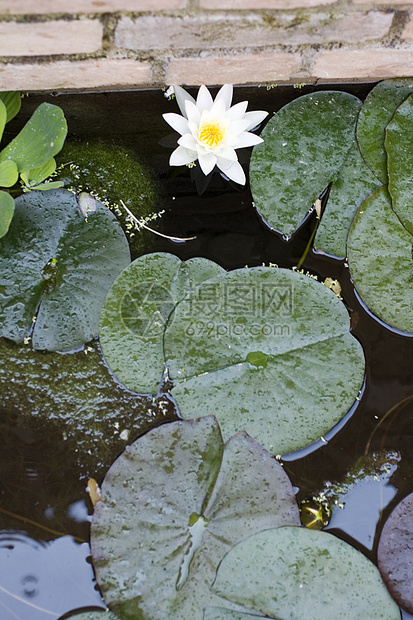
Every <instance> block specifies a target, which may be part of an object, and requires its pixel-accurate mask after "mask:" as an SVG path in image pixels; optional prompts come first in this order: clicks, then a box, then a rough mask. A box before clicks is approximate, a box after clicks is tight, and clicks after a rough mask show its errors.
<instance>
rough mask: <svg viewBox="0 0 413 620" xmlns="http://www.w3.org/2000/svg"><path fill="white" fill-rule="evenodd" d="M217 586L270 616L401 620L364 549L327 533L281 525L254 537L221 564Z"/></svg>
mask: <svg viewBox="0 0 413 620" xmlns="http://www.w3.org/2000/svg"><path fill="white" fill-rule="evenodd" d="M213 589H214V591H215V592H216V593H217V594H218V595H219V596H222V597H224V598H225V599H227V600H230V601H232V602H234V603H237V604H239V605H248V606H249V607H250V608H251V609H253V610H254V611H257V612H259V613H262V614H264V615H265V616H266V617H270V618H294V620H307V618H308V617H309V610H311V616H310V617H311V618H317V619H318V620H331V618H335V619H337V620H338V619H342V620H348V619H349V618H352V620H366V618H374V619H375V620H379V619H381V620H399V619H400V612H399V608H398V607H397V605H396V604H395V603H394V602H393V601H392V599H391V598H390V596H389V594H388V592H387V591H386V588H385V587H384V584H383V582H382V580H381V578H380V574H379V571H378V570H377V568H376V567H375V566H374V564H373V563H372V562H370V560H368V559H367V558H366V557H365V556H364V555H363V554H362V553H360V552H359V551H356V549H354V548H353V547H351V546H350V545H349V544H347V543H346V542H344V541H343V540H340V539H338V538H336V537H335V536H332V535H331V534H327V533H325V532H320V531H315V530H309V529H307V528H301V527H281V528H278V529H272V530H267V531H266V532H260V533H258V534H255V535H253V536H250V537H249V538H247V539H246V540H244V541H243V542H241V543H240V544H238V545H237V546H236V547H235V548H234V549H232V550H231V551H230V552H229V553H228V554H227V555H226V556H225V558H224V559H223V561H222V562H221V564H220V565H219V568H218V572H217V578H216V580H215V583H214V586H213Z"/></svg>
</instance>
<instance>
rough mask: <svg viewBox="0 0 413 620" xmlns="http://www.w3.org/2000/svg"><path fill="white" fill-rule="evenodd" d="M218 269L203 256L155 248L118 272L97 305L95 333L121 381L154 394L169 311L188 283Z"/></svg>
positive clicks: (159, 372)
mask: <svg viewBox="0 0 413 620" xmlns="http://www.w3.org/2000/svg"><path fill="white" fill-rule="evenodd" d="M223 271H224V270H223V269H222V267H219V265H217V264H216V263H214V262H212V261H208V260H206V259H204V258H193V259H190V260H188V261H186V262H182V261H180V260H179V259H178V258H177V257H176V256H174V255H172V254H166V253H162V252H158V253H154V254H147V255H145V256H142V257H140V258H138V259H136V260H135V261H134V262H133V263H131V264H130V265H129V267H128V268H127V269H125V270H124V271H123V272H122V273H121V275H120V276H119V277H118V278H117V280H116V281H115V282H114V284H113V286H112V288H111V289H110V291H109V293H108V296H107V298H106V301H105V304H104V307H103V309H102V313H101V318H100V327H99V334H100V341H101V344H102V349H103V353H104V355H105V359H106V361H107V363H108V364H109V366H110V367H111V369H112V371H113V372H114V373H115V375H116V376H117V377H118V379H119V380H120V381H122V383H124V385H126V386H128V387H129V388H130V389H131V390H134V391H135V392H149V393H153V394H156V392H157V391H158V388H159V385H160V382H161V379H162V373H163V369H164V364H165V358H164V351H163V335H164V330H165V326H166V324H167V322H168V320H169V317H170V315H171V313H172V312H173V310H174V309H175V306H176V304H177V303H178V302H179V301H180V300H181V299H183V298H184V297H185V295H186V294H187V292H188V291H190V290H191V289H192V288H193V287H194V286H196V285H197V284H198V283H199V282H203V281H204V280H206V279H208V278H210V277H212V276H215V275H217V274H219V273H222V272H223Z"/></svg>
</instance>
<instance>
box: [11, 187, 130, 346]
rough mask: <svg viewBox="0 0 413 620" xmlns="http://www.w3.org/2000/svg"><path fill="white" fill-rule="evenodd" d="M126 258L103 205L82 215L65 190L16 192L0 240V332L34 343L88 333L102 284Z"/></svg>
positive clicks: (67, 340) (93, 327)
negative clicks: (13, 204)
mask: <svg viewBox="0 0 413 620" xmlns="http://www.w3.org/2000/svg"><path fill="white" fill-rule="evenodd" d="M129 262H130V254H129V247H128V243H127V240H126V237H125V235H124V233H123V232H122V230H121V228H120V226H119V225H118V223H117V222H116V220H115V217H114V216H113V214H112V213H111V212H110V211H109V210H108V209H107V208H106V207H104V206H103V205H100V204H98V205H97V208H96V211H95V212H94V213H91V214H90V215H89V217H88V218H87V219H86V220H85V218H84V217H83V216H82V215H81V213H80V210H79V208H78V205H77V200H76V196H74V195H73V194H71V193H70V192H67V191H64V190H50V191H49V192H31V193H29V194H24V195H23V196H20V197H19V198H17V199H16V209H15V213H14V218H13V220H12V223H11V225H10V229H9V232H8V234H7V235H6V236H5V237H3V238H2V239H1V241H0V274H1V276H0V293H1V296H0V312H1V314H0V335H2V336H4V337H6V338H10V339H11V340H13V341H14V342H16V343H22V342H23V341H24V339H25V338H27V337H28V336H29V335H31V337H32V342H33V347H34V348H35V349H47V350H67V349H72V348H74V347H77V346H79V345H81V344H83V343H85V342H87V341H89V340H90V339H91V338H93V337H95V336H96V335H97V333H98V323H99V313H100V310H101V307H102V305H103V301H104V298H105V295H106V292H107V291H108V289H109V288H110V286H111V284H112V282H113V281H114V279H115V278H116V276H117V275H118V274H119V273H120V271H121V270H122V269H123V268H124V267H126V265H128V263H129ZM36 315H37V316H36ZM35 316H36V319H35V324H34V326H33V329H32V322H33V319H34V317H35ZM31 331H32V334H31Z"/></svg>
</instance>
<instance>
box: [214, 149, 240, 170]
mask: <svg viewBox="0 0 413 620" xmlns="http://www.w3.org/2000/svg"><path fill="white" fill-rule="evenodd" d="M216 156H217V159H218V161H219V160H220V159H225V160H227V161H228V166H230V165H231V162H233V161H237V160H238V157H237V154H236V152H235V150H234V149H233V148H231V147H222V148H220V149H219V150H217V151H216ZM223 165H225V164H223Z"/></svg>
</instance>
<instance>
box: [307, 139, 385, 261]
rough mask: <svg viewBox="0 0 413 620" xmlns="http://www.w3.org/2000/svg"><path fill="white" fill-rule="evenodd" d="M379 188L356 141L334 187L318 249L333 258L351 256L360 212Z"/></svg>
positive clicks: (322, 221)
mask: <svg viewBox="0 0 413 620" xmlns="http://www.w3.org/2000/svg"><path fill="white" fill-rule="evenodd" d="M379 185H380V182H379V181H378V180H377V178H376V177H375V176H374V174H373V173H372V172H371V170H370V169H369V168H368V167H367V165H366V164H365V163H364V160H363V158H362V156H361V153H360V149H359V147H358V145H357V142H355V141H354V142H353V146H352V147H351V148H350V150H349V151H348V153H347V157H346V159H345V160H344V163H343V165H342V167H341V169H340V172H339V174H338V176H337V177H336V179H335V180H334V182H333V185H332V187H331V191H330V194H329V197H328V202H327V207H326V210H325V212H324V214H323V217H322V219H321V221H320V224H319V226H318V229H317V233H316V237H315V242H314V245H315V247H317V248H320V249H322V250H323V251H324V252H327V253H328V254H332V255H333V256H347V237H348V233H349V230H350V227H351V223H352V221H353V219H354V216H355V215H356V213H357V209H358V208H359V207H360V205H361V203H362V202H363V201H364V200H365V199H366V198H367V196H369V195H370V194H371V193H372V192H373V191H374V190H375V189H376V188H377V187H378V186H379Z"/></svg>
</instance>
